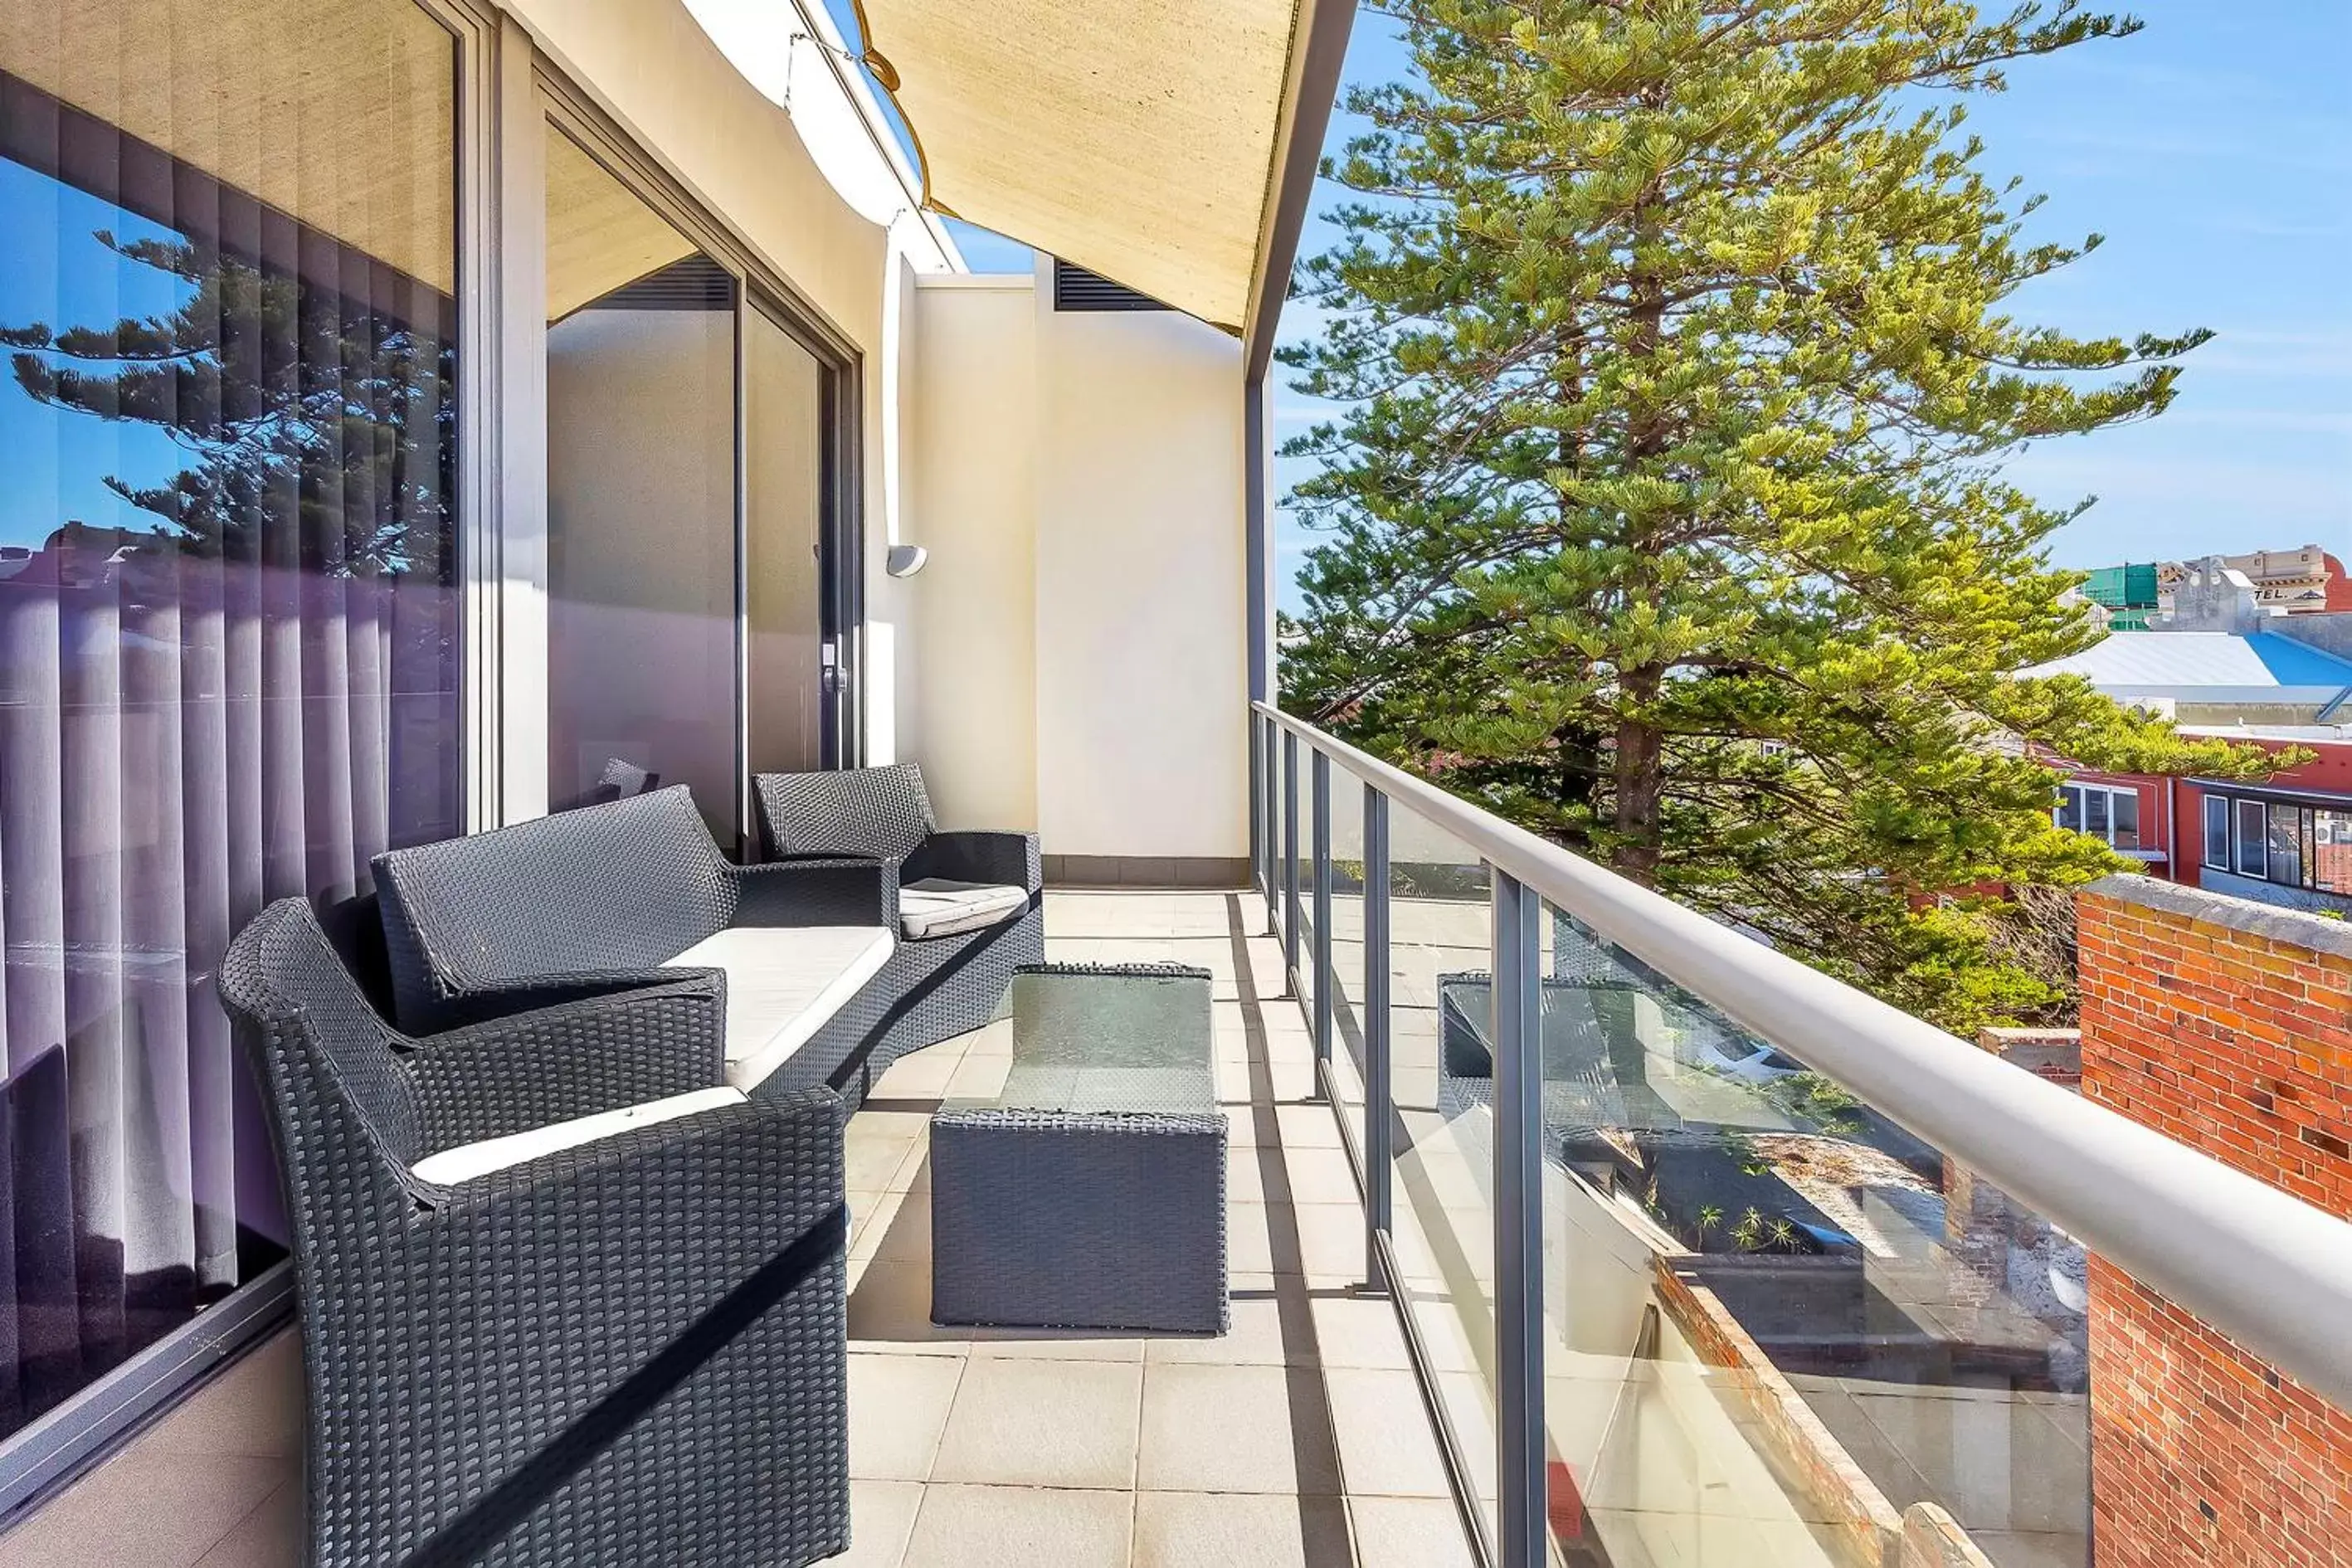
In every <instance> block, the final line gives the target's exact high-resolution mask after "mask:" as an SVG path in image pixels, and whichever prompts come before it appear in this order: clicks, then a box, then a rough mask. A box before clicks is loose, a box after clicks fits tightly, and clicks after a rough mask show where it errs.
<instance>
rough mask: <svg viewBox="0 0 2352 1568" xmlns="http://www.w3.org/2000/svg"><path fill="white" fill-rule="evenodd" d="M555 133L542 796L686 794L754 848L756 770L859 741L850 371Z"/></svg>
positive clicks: (779, 767)
mask: <svg viewBox="0 0 2352 1568" xmlns="http://www.w3.org/2000/svg"><path fill="white" fill-rule="evenodd" d="M547 134H548V143H547V147H548V155H547V258H548V259H547V298H548V314H549V321H548V329H547V414H548V444H547V463H548V563H549V566H548V585H549V626H548V647H547V689H548V714H549V748H548V750H549V754H548V797H549V801H550V804H551V805H552V806H553V807H554V808H555V809H558V810H562V809H565V808H567V807H572V806H578V805H588V804H592V803H593V802H596V801H601V800H609V799H613V798H614V797H615V796H616V795H625V794H631V793H635V792H636V791H638V790H640V789H646V788H655V787H659V786H662V785H667V784H685V785H687V786H688V788H690V789H691V790H692V791H693V794H694V798H695V803H696V804H697V805H698V806H699V807H700V808H701V811H702V815H703V818H704V820H705V821H706V822H708V823H709V826H710V828H711V831H712V832H713V833H714V834H715V835H717V836H718V837H719V841H720V842H721V843H722V844H727V845H730V846H735V845H739V844H740V847H742V848H743V849H744V850H746V851H747V852H748V851H749V849H750V847H751V828H752V824H751V819H750V816H749V810H750V805H749V792H748V790H747V788H746V781H747V779H748V776H749V774H750V773H753V772H771V771H780V772H794V771H803V770H808V769H814V768H818V767H824V766H830V765H835V764H837V763H839V762H841V761H843V760H844V759H845V756H846V755H847V754H848V753H849V752H851V751H852V750H853V748H851V747H849V746H847V745H845V742H844V734H845V730H846V729H847V728H848V726H847V725H846V724H845V721H844V715H845V712H846V711H847V710H848V706H849V702H850V697H849V693H848V682H847V679H846V677H847V669H846V660H845V658H844V648H845V644H846V641H847V639H846V637H845V635H844V632H843V628H844V627H845V626H847V625H849V624H850V617H851V615H852V613H853V612H852V611H851V609H850V606H851V605H854V602H855V596H854V592H853V589H854V579H853V578H852V575H851V574H852V573H853V572H854V569H855V563H856V551H855V546H854V543H851V542H848V539H849V532H848V531H847V530H846V529H845V527H844V526H843V523H844V518H845V511H846V509H845V506H844V505H843V503H842V500H841V499H840V491H841V488H842V479H843V464H842V461H841V456H840V446H839V443H840V438H841V430H842V426H841V412H840V410H841V404H842V401H843V394H842V388H843V386H844V385H845V383H846V382H847V381H848V379H849V377H848V371H847V366H846V364H845V363H844V362H843V361H842V360H840V359H838V358H836V357H833V356H830V355H828V354H827V353H826V352H825V351H824V347H823V345H822V341H821V339H820V338H819V337H818V335H817V334H815V333H814V332H812V331H809V330H807V329H805V328H804V327H803V326H800V325H798V324H796V323H795V322H794V321H793V313H792V312H791V311H790V310H787V309H785V308H784V307H783V306H782V304H781V303H778V302H775V301H772V300H766V299H762V298H759V297H752V298H751V299H749V300H748V301H747V289H746V287H745V284H744V282H743V279H742V276H741V268H740V266H738V265H734V264H732V263H731V262H730V261H722V260H721V259H720V258H719V257H718V256H715V255H714V254H713V253H712V249H711V248H710V247H709V246H707V245H706V244H704V243H700V242H698V241H697V240H696V239H695V238H693V237H690V236H689V234H688V229H687V226H686V220H685V219H684V218H683V217H682V216H681V217H678V218H676V219H674V218H673V217H671V216H666V215H665V212H664V210H663V209H662V208H660V207H658V206H656V204H655V202H654V201H652V200H651V199H649V198H648V197H647V196H646V195H642V194H640V192H639V190H638V189H637V188H635V186H634V185H632V184H630V183H628V182H626V181H625V180H624V179H623V178H622V177H621V176H620V175H619V174H616V173H614V167H613V165H611V164H609V163H606V162H605V161H604V159H603V158H602V157H600V156H599V155H598V154H597V153H595V152H593V151H592V150H591V148H590V146H589V145H588V144H586V143H585V142H583V141H581V140H579V139H577V138H575V137H574V136H573V135H572V133H571V132H569V131H567V130H566V129H565V128H564V127H563V126H562V125H560V124H554V123H551V124H550V126H549V129H548V133H547Z"/></svg>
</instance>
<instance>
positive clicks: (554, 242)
mask: <svg viewBox="0 0 2352 1568" xmlns="http://www.w3.org/2000/svg"><path fill="white" fill-rule="evenodd" d="M693 254H694V245H693V243H692V242H691V241H689V240H688V238H687V237H686V236H684V235H682V234H680V233H678V232H677V230H676V229H675V228H672V227H671V226H669V224H668V223H667V221H665V220H664V219H663V217H662V216H661V215H660V214H659V213H656V211H654V209H653V208H651V207H649V206H647V205H646V204H645V202H644V201H643V200H642V199H641V198H639V197H638V195H636V193H635V192H634V191H631V190H630V189H629V188H628V187H627V186H626V185H624V184H621V182H620V181H619V180H617V179H614V177H613V176H612V174H609V173H607V172H606V171H605V169H604V165H603V164H601V163H597V162H596V161H595V160H594V159H593V158H591V157H590V156H589V155H588V154H587V153H586V152H585V151H584V150H583V149H582V147H581V146H580V144H579V143H578V142H574V141H572V138H571V137H569V136H566V135H564V134H563V133H562V132H560V131H555V130H552V129H551V130H550V131H549V132H548V137H547V319H548V320H549V321H562V319H563V318H564V317H566V316H568V315H570V314H572V311H574V310H579V309H580V308H581V307H582V306H583V305H587V304H590V303H593V301H595V300H601V299H603V298H604V296H605V295H607V294H610V293H611V292H612V291H613V290H614V289H619V288H623V287H625V286H626V285H628V284H631V283H635V281H636V280H637V279H640V278H643V277H646V276H647V275H648V274H650V273H655V272H658V271H660V270H661V269H662V268H665V267H667V266H669V265H671V264H672V263H674V262H678V261H683V260H684V259H686V258H688V256H691V255H693Z"/></svg>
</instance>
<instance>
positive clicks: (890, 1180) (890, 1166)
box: [841, 1121, 922, 1193]
mask: <svg viewBox="0 0 2352 1568" xmlns="http://www.w3.org/2000/svg"><path fill="white" fill-rule="evenodd" d="M921 1148H922V1143H921V1142H920V1141H919V1140H918V1139H914V1138H896V1137H881V1136H875V1137H866V1138H861V1137H859V1136H857V1125H856V1122H855V1121H853V1122H851V1123H850V1132H849V1136H847V1137H845V1139H843V1140H842V1145H841V1184H842V1185H843V1186H845V1187H846V1188H848V1189H849V1190H850V1191H851V1192H854V1193H880V1192H888V1191H890V1190H892V1188H893V1186H894V1185H895V1186H897V1187H898V1188H900V1189H903V1188H904V1187H905V1185H906V1183H905V1182H904V1181H902V1180H900V1173H901V1172H903V1171H905V1170H906V1169H907V1168H908V1166H909V1165H911V1164H912V1163H914V1162H915V1161H916V1160H917V1159H918V1158H919V1155H918V1151H919V1150H920V1149H921Z"/></svg>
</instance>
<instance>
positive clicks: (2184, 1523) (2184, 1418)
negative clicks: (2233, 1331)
mask: <svg viewBox="0 0 2352 1568" xmlns="http://www.w3.org/2000/svg"><path fill="white" fill-rule="evenodd" d="M2077 913H2078V922H2079V923H2078V931H2079V935H2080V940H2081V953H2082V956H2081V979H2082V998H2083V1009H2082V1025H2083V1092H2084V1094H2086V1095H2088V1096H2089V1097H2090V1098H2091V1099H2093V1100H2098V1101H2099V1102H2101V1103H2102V1104H2105V1105H2107V1106H2110V1107H2112V1108H2113V1109H2115V1110H2119V1111H2122V1112H2123V1113H2124V1114H2126V1115H2127V1116H2130V1117H2131V1118H2133V1119H2134V1120H2135V1121H2141V1122H2145V1123H2146V1124H2147V1125H2148V1126H2151V1127H2154V1128H2157V1129H2158V1130H2159V1131H2163V1132H2165V1133H2166V1134H2168V1136H2170V1137H2173V1138H2177V1139H2179V1140H2180V1141H2181V1142H2184V1143H2188V1144H2190V1145H2192V1146H2194V1147H2196V1148H2199V1149H2201V1150H2203V1151H2204V1152H2207V1153H2209V1154H2211V1155H2213V1156H2214V1157H2215V1158H2217V1159H2220V1160H2222V1161H2224V1162H2226V1163H2229V1164H2231V1165H2234V1166H2236V1167H2237V1168H2238V1169H2240V1170H2242V1171H2246V1172H2248V1173H2252V1174H2254V1175H2256V1176H2259V1177H2261V1178H2262V1179H2263V1180H2265V1181H2268V1182H2270V1183H2272V1184H2274V1185H2277V1186H2280V1187H2284V1188H2285V1189H2286V1190H2287V1191H2289V1192H2292V1193H2294V1194H2296V1195H2297V1196H2300V1197H2302V1198H2305V1199H2306V1200H2307V1201H2309V1202H2312V1203H2315V1204H2317V1205H2321V1206H2322V1207H2325V1208H2327V1209H2329V1210H2331V1211H2332V1212H2334V1213H2336V1214H2338V1215H2346V1216H2347V1217H2352V1150H2347V1141H2352V930H2347V929H2345V928H2344V927H2343V926H2341V925H2339V924H2338V923H2337V922H2334V921H2322V920H2319V919H2318V918H2317V917H2315V916H2307V915H2294V914H2287V913H2284V912H2283V911H2280V910H2273V909H2270V908H2267V907H2266V906H2261V905H2253V904H2243V903H2241V902H2239V901H2238V900H2221V899H2218V898H2217V897H2216V896H2215V895H2212V894H2209V893H2198V892H2191V891H2187V890H2184V889H2178V888H2174V887H2171V886H2169V885H2168V884H2164V883H2158V882H2151V881H2148V880H2147V879H2142V878H2129V877H2125V878H2114V879H2109V880H2107V881H2105V882H2101V883H2098V884H2096V885H2095V887H2093V888H2092V889H2086V890H2085V891H2084V894H2083V895H2082V898H2081V900H2080V903H2079V909H2078V911H2077ZM2090 1281H2091V1314H2090V1316H2091V1469H2092V1494H2093V1521H2094V1522H2093V1527H2092V1528H2093V1538H2094V1540H2095V1542H2096V1543H2097V1546H2096V1550H2097V1554H2098V1557H2097V1561H2098V1568H2184V1565H2189V1564H2215V1565H2221V1568H2290V1565H2292V1568H2306V1565H2307V1568H2352V1415H2347V1414H2346V1413H2345V1412H2343V1411H2340V1410H2338V1409H2336V1407H2335V1406H2333V1405H2329V1404H2328V1403H2327V1402H2326V1400H2324V1399H2321V1398H2320V1397H2319V1396H2318V1395H2316V1394H2312V1393H2310V1392H2308V1391H2307V1390H2305V1389H2304V1388H2303V1387H2302V1386H2301V1385H2299V1384H2296V1383H2294V1381H2293V1380H2291V1379H2288V1378H2284V1377H2282V1376H2281V1375H2279V1374H2278V1373H2275V1372H2273V1371H2272V1370H2271V1369H2270V1368H2269V1367H2267V1366H2265V1365H2263V1363H2260V1362H2258V1361H2256V1360H2255V1359H2253V1358H2252V1356H2249V1355H2247V1354H2246V1353H2245V1352H2242V1351H2241V1350H2239V1349H2238V1348H2237V1347H2236V1346H2235V1345H2234V1344H2232V1343H2231V1342H2229V1341H2228V1340H2225V1339H2223V1338H2222V1337H2221V1335H2220V1334H2217V1333H2215V1332H2214V1331H2211V1330H2210V1329H2208V1328H2206V1327H2205V1326H2204V1325H2203V1324H2202V1323H2201V1322H2200V1321H2197V1320H2196V1319H2195V1318H2193V1317H2191V1316H2189V1314H2188V1313H2187V1312H2184V1311H2183V1310H2180V1309H2179V1307H2176V1306H2175V1305H2173V1304H2172V1303H2171V1302H2170V1301H2168V1300H2165V1299H2164V1298H2163V1297H2161V1296H2158V1295H2157V1294H2156V1293H2155V1292H2154V1291H2152V1290H2149V1289H2146V1288H2144V1287H2142V1286H2141V1285H2139V1284H2138V1283H2137V1281H2136V1280H2134V1279H2131V1278H2130V1277H2129V1276H2127V1275H2126V1274H2124V1273H2122V1272H2121V1271H2120V1270H2118V1269H2116V1268H2113V1267H2111V1266H2109V1265H2107V1264H2106V1263H2105V1262H2104V1261H2103V1260H2100V1259H2094V1260H2093V1263H2092V1269H2091V1277H2090Z"/></svg>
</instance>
